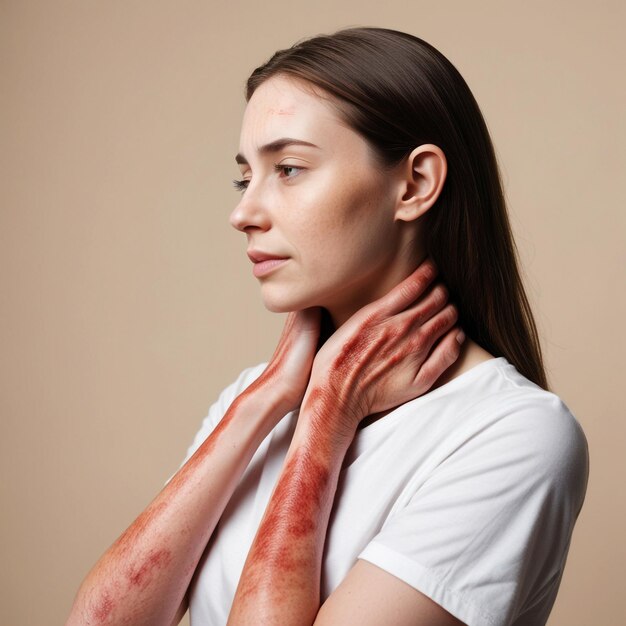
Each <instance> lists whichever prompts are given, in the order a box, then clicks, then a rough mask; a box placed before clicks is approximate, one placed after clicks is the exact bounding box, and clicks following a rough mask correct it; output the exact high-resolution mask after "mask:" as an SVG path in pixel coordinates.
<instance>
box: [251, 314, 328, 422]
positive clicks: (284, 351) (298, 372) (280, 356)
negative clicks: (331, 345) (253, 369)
mask: <svg viewBox="0 0 626 626" xmlns="http://www.w3.org/2000/svg"><path fill="white" fill-rule="evenodd" d="M320 320H321V309H320V307H310V308H308V309H302V310H300V311H291V312H290V313H289V314H288V315H287V319H286V320H285V325H284V327H283V332H282V334H281V336H280V339H279V341H278V346H276V349H275V350H274V354H273V356H272V358H271V359H270V362H269V363H268V365H267V367H266V368H265V370H264V371H263V374H262V375H261V381H260V382H261V383H262V384H264V383H265V384H267V385H268V386H269V387H271V388H272V389H273V390H275V391H276V393H278V395H279V398H280V405H281V410H284V412H285V413H288V412H289V411H293V410H295V409H297V408H298V407H299V406H300V404H301V402H302V398H303V396H304V392H305V391H306V388H307V384H308V382H309V377H310V374H311V367H312V365H313V359H314V357H315V352H316V350H317V347H318V346H317V344H318V339H319V335H320Z"/></svg>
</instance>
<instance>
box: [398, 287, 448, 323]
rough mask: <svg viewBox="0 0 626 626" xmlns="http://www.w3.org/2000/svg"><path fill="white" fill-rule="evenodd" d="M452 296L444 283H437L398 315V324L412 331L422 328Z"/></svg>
mask: <svg viewBox="0 0 626 626" xmlns="http://www.w3.org/2000/svg"><path fill="white" fill-rule="evenodd" d="M449 296H450V294H449V292H448V289H447V288H446V286H445V285H444V284H443V283H439V282H438V283H435V284H434V285H431V287H430V288H429V289H428V290H427V291H426V293H425V294H424V296H423V297H422V298H420V299H419V300H417V301H416V302H414V303H413V304H412V305H411V306H410V307H409V308H408V309H406V310H405V311H402V312H401V313H400V314H399V315H398V322H399V323H401V324H406V326H408V327H409V328H410V329H414V328H415V326H416V325H418V326H421V325H422V324H424V323H425V322H426V321H427V320H429V319H430V318H431V317H433V315H435V314H436V313H438V312H439V311H441V309H443V307H444V306H445V305H446V304H447V302H448V298H449Z"/></svg>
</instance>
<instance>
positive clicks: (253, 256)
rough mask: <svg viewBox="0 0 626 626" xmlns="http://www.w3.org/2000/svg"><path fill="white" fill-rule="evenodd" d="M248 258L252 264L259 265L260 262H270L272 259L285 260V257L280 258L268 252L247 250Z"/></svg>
mask: <svg viewBox="0 0 626 626" xmlns="http://www.w3.org/2000/svg"><path fill="white" fill-rule="evenodd" d="M248 258H249V259H250V260H251V261H252V262H253V263H260V262H261V261H271V260H274V259H281V260H282V259H286V258H288V257H286V256H280V255H278V254H270V253H269V252H261V250H248Z"/></svg>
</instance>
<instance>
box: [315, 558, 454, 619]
mask: <svg viewBox="0 0 626 626" xmlns="http://www.w3.org/2000/svg"><path fill="white" fill-rule="evenodd" d="M334 624H342V625H344V626H352V625H355V626H356V625H358V626H378V625H379V624H388V625H389V626H459V625H462V624H463V622H461V621H459V620H458V619H457V618H456V617H454V616H453V615H452V614H451V613H448V611H446V610H445V609H444V608H443V607H441V606H440V605H439V604H437V603H436V602H434V601H433V600H431V599H430V598H429V597H428V596H426V595H424V594H423V593H421V592H420V591H418V590H417V589H415V588H413V587H411V586H410V585H408V584H407V583H405V582H404V581H402V580H400V579H399V578H396V577H395V576H393V575H392V574H390V573H388V572H386V571H385V570H383V569H381V568H380V567H378V566H376V565H374V564H372V563H370V562H368V561H364V560H362V559H357V562H356V564H355V565H354V566H353V567H352V569H351V570H350V571H349V572H348V574H347V576H346V577H345V578H344V579H343V581H342V582H341V584H340V585H339V586H338V587H337V588H336V589H335V591H334V592H333V593H332V594H331V595H330V596H329V597H328V599H327V600H326V602H324V604H323V605H322V606H321V608H320V610H319V612H318V614H317V618H316V619H315V622H314V626H334Z"/></svg>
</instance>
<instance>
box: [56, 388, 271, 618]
mask: <svg viewBox="0 0 626 626" xmlns="http://www.w3.org/2000/svg"><path fill="white" fill-rule="evenodd" d="M275 398H276V399H275ZM282 416H283V412H282V407H281V406H280V403H279V402H278V398H277V397H275V396H274V395H270V394H269V393H267V392H265V391H264V390H262V389H260V387H259V386H258V385H256V386H255V385H254V383H253V385H251V386H250V387H249V388H248V389H247V390H246V391H245V392H244V393H243V394H242V395H240V396H239V397H238V398H237V399H235V401H234V402H233V403H232V405H231V407H230V408H229V410H228V411H227V412H226V414H225V415H224V417H223V418H222V420H221V422H220V423H219V424H218V426H217V427H216V428H215V430H214V431H213V432H212V433H211V435H210V436H209V437H208V438H207V439H206V440H205V441H204V442H203V444H202V445H201V446H200V448H199V449H198V450H197V452H196V453H195V454H194V455H193V456H192V457H191V458H190V459H189V460H188V461H187V463H185V465H184V466H183V467H182V468H181V469H180V470H179V471H178V472H177V473H176V474H175V476H173V477H172V479H171V480H170V482H169V483H168V484H167V485H166V486H165V487H164V488H163V490H162V491H161V492H160V493H159V494H158V495H157V497H156V498H155V499H154V500H153V501H152V502H151V503H150V504H149V505H148V507H147V508H146V509H145V510H144V511H143V513H141V515H140V516H139V517H138V518H137V519H136V520H135V521H134V522H133V524H132V525H131V526H130V527H129V528H128V529H127V530H126V531H125V532H124V533H123V534H122V535H121V536H120V537H119V538H118V539H117V541H116V542H115V543H114V544H113V545H112V546H111V547H110V548H109V549H108V550H107V552H105V554H104V555H103V556H102V557H101V558H100V560H99V561H98V562H97V563H96V565H95V566H94V567H93V569H92V570H91V571H90V572H89V574H88V575H87V577H86V578H85V580H84V581H83V583H82V585H81V587H80V589H79V590H78V593H77V595H76V599H75V601H74V605H73V607H72V612H71V614H70V617H69V620H68V622H67V624H68V626H70V625H74V624H77V625H78V624H80V625H83V624H91V625H96V624H133V625H141V624H150V625H151V626H155V625H158V624H170V623H171V621H172V619H173V617H174V615H175V614H176V610H177V609H178V607H179V606H180V603H181V600H182V598H183V596H184V594H185V592H186V590H187V587H188V586H189V582H190V580H191V577H192V575H193V573H194V571H195V568H196V566H197V564H198V562H199V560H200V557H201V556H202V553H203V551H204V549H205V547H206V544H207V542H208V540H209V538H210V537H211V534H212V533H213V530H214V529H215V526H216V525H217V522H218V521H219V519H220V517H221V515H222V513H223V511H224V508H225V507H226V504H227V503H228V501H229V499H230V497H231V495H232V493H233V491H234V490H235V488H236V486H237V484H238V483H239V480H240V478H241V475H242V474H243V472H244V470H245V469H246V467H247V465H248V463H249V462H250V459H251V458H252V456H253V455H254V452H255V451H256V450H257V448H258V446H259V445H260V444H261V442H262V441H263V439H264V438H265V437H266V436H267V435H268V434H269V432H270V431H271V430H272V428H273V427H274V426H275V425H276V423H277V422H278V421H279V420H280V418H281V417H282Z"/></svg>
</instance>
